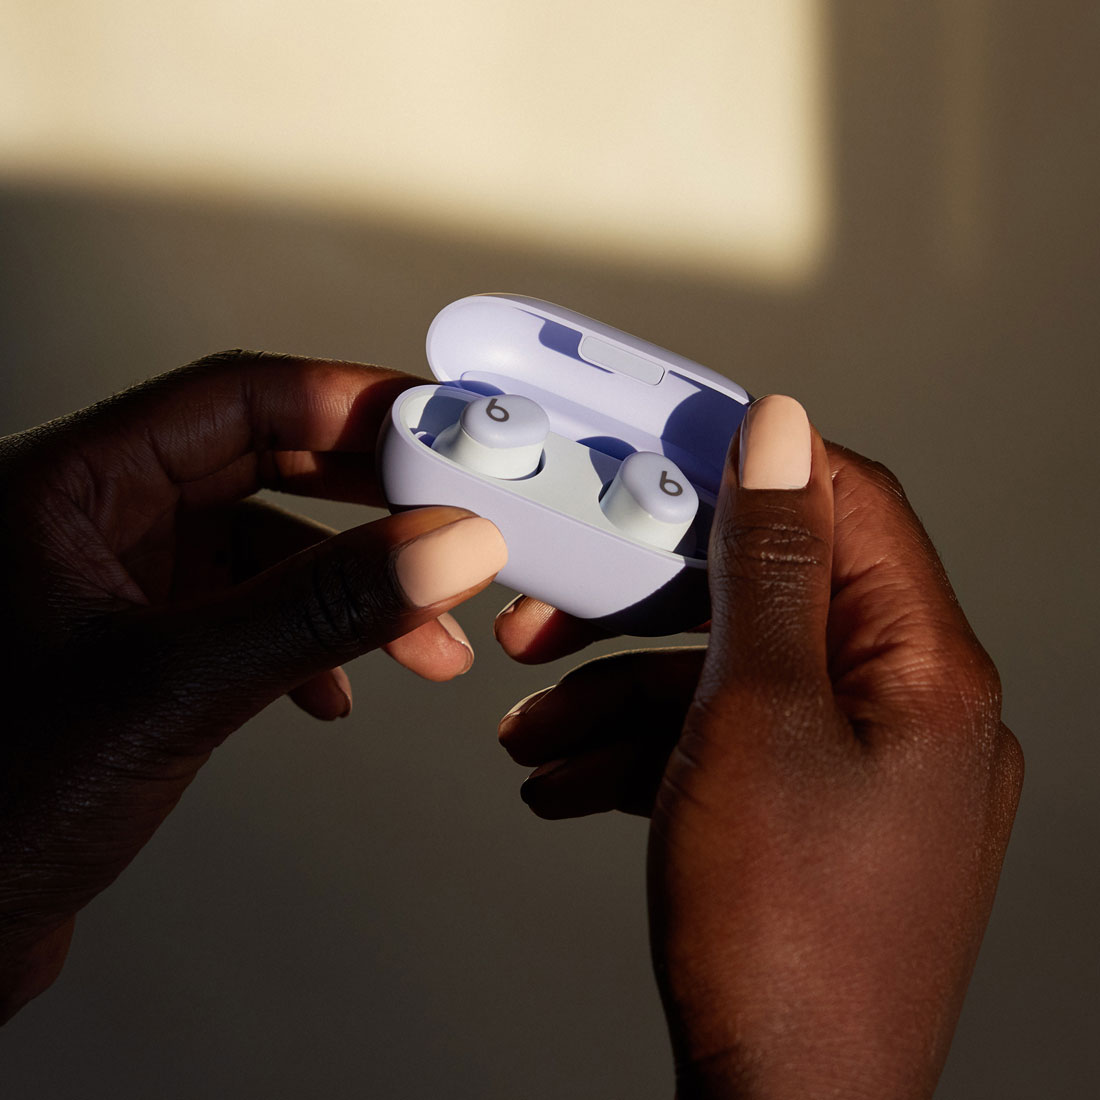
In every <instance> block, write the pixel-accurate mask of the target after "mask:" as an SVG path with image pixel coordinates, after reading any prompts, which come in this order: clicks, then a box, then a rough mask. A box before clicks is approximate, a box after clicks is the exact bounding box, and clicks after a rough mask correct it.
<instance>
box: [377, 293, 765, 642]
mask: <svg viewBox="0 0 1100 1100" xmlns="http://www.w3.org/2000/svg"><path fill="white" fill-rule="evenodd" d="M427 353H428V362H429V364H430V366H431V369H432V373H433V374H434V375H435V376H436V377H437V378H439V379H440V380H441V381H442V382H443V385H440V386H421V387H417V388H415V389H412V390H408V391H406V392H405V393H404V394H402V396H401V397H400V398H398V400H397V402H396V403H395V404H394V407H393V409H392V410H391V414H390V418H389V421H388V424H387V429H386V431H385V434H384V437H383V440H382V444H381V465H382V482H383V488H384V491H385V494H386V499H387V500H388V501H389V503H390V506H391V508H393V509H394V510H397V509H402V508H409V507H418V506H423V505H429V504H451V505H458V506H461V507H464V508H468V509H470V510H471V511H473V512H476V513H477V514H478V515H482V516H485V517H487V518H488V519H491V520H492V521H493V522H494V523H495V524H496V525H497V526H498V527H499V528H500V530H501V533H502V534H503V536H504V539H505V542H506V543H507V545H508V564H507V565H506V566H505V568H504V569H503V570H502V571H501V573H500V574H499V576H498V578H497V579H498V580H499V581H500V582H501V583H503V584H505V585H508V586H509V587H511V588H514V589H516V590H517V591H521V592H525V593H526V594H527V595H530V596H534V597H536V598H538V599H540V600H544V601H545V602H547V603H550V604H553V605H554V606H555V607H559V608H561V609H562V610H563V611H567V612H569V613H571V614H573V615H577V616H579V617H581V618H585V619H596V620H599V621H600V623H601V625H604V626H606V627H607V628H608V629H612V630H618V631H621V632H625V633H633V634H665V633H672V632H674V631H677V630H682V629H687V628H689V627H691V626H694V625H696V624H697V623H699V622H701V621H703V620H704V619H706V618H707V615H708V614H709V608H708V601H707V593H706V569H705V557H704V555H705V547H706V535H707V530H708V528H709V516H710V514H711V508H710V505H712V504H713V500H714V494H715V492H716V491H717V489H718V485H719V482H720V479H721V471H722V465H723V462H724V459H725V454H726V451H727V449H728V446H729V441H730V439H731V438H732V436H733V433H734V432H735V431H736V429H737V426H738V424H740V422H741V419H742V417H743V416H744V412H745V407H746V406H747V404H748V402H749V400H750V398H749V395H748V394H747V393H746V392H745V390H744V389H742V388H741V387H740V386H738V385H737V384H736V383H734V382H731V381H729V379H727V378H724V377H722V376H721V375H720V374H717V373H715V372H714V371H711V370H708V369H707V368H706V367H703V366H701V365H700V364H698V363H695V362H692V360H690V359H685V358H684V357H683V356H680V355H676V354H675V353H673V352H670V351H665V350H664V349H662V348H659V347H657V346H656V345H654V344H650V343H647V342H646V341H644V340H639V339H638V338H637V337H634V336H630V335H628V334H627V333H625V332H620V331H618V330H617V329H613V328H611V327H610V326H608V325H604V324H602V323H601V322H599V321H594V320H592V319H591V318H588V317H584V316H582V315H581V314H579V313H574V312H573V311H571V310H567V309H563V308H562V307H561V306H556V305H551V304H550V303H548V302H541V301H538V300H537V299H534V298H524V297H520V296H517V295H510V294H484V295H474V296H472V297H469V298H462V299H460V300H459V301H457V302H453V303H452V304H451V305H449V306H447V307H446V308H445V309H443V310H442V311H441V312H440V313H439V314H438V316H437V317H436V318H435V320H434V321H433V322H432V324H431V327H430V328H429V330H428V338H427ZM494 393H512V394H520V395H521V396H524V397H528V398H530V399H531V400H533V401H536V402H537V403H538V404H539V405H541V406H542V408H543V409H545V411H546V413H547V416H548V417H549V420H550V431H551V433H553V434H554V435H557V436H562V437H564V438H565V440H571V441H576V442H577V443H580V444H583V445H584V447H585V448H588V450H578V449H577V448H572V449H571V450H570V452H569V453H568V454H566V455H565V458H564V459H563V461H562V462H561V463H558V462H557V460H556V459H554V458H553V454H554V452H552V451H551V450H550V449H549V448H548V450H547V452H546V454H547V460H546V462H545V463H544V468H540V471H539V472H538V473H537V474H535V475H533V476H532V477H531V478H529V479H522V480H520V481H516V482H509V481H501V480H497V479H495V478H490V477H485V476H483V475H480V474H477V473H474V472H472V471H470V470H468V469H465V468H464V467H461V466H459V465H458V464H457V463H455V462H452V461H450V460H449V459H448V458H446V457H444V456H443V455H441V454H438V453H437V452H435V451H432V450H431V449H430V444H431V441H432V439H433V438H434V436H435V435H436V434H437V433H438V432H439V431H441V430H442V429H443V428H444V427H446V426H447V425H449V424H451V423H453V422H454V421H455V420H456V419H457V418H458V416H459V415H460V413H461V411H462V408H463V406H464V405H465V403H466V402H468V401H471V400H475V399H476V398H478V397H480V396H485V395H488V394H494ZM634 451H655V452H657V453H660V454H664V455H666V456H667V457H668V458H670V459H671V460H672V461H673V462H675V463H676V465H677V466H679V467H680V469H681V470H682V471H683V472H684V474H685V475H687V477H688V478H689V479H690V480H691V482H692V483H693V485H694V486H695V488H696V490H697V492H698V493H699V496H700V500H701V505H700V516H699V518H698V519H697V521H696V524H695V526H694V529H693V532H691V533H690V534H689V536H688V538H687V539H685V542H684V543H682V544H681V546H680V547H679V548H678V549H679V551H680V552H670V551H665V550H660V549H657V548H655V547H652V546H648V545H646V544H644V543H640V542H636V541H634V540H632V539H630V538H628V537H626V536H624V535H622V534H621V533H619V532H617V531H616V530H615V529H613V528H612V527H611V526H610V524H609V523H607V522H606V521H605V520H604V519H602V516H601V513H600V511H599V508H598V506H596V507H595V509H594V511H593V508H592V507H591V505H595V504H596V501H595V499H593V500H591V501H590V500H589V499H588V497H589V496H592V497H594V498H598V495H599V491H600V486H601V485H602V486H606V485H607V484H609V483H610V481H611V479H612V478H613V477H614V474H615V470H616V469H617V468H618V465H619V463H620V462H621V460H622V459H623V458H624V457H625V456H626V455H628V454H630V453H632V452H634ZM574 452H575V453H574ZM577 454H582V455H586V456H587V462H586V463H584V464H583V465H582V466H577V462H578V459H577ZM571 463H572V465H570V464H571ZM563 470H571V471H572V474H570V475H569V476H568V478H566V479H565V480H566V483H564V484H563V483H562V480H563V475H562V474H561V471H563ZM581 486H583V489H582V488H580V487H581ZM581 496H584V499H583V500H582V499H580V497H581Z"/></svg>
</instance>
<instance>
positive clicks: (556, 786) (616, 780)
mask: <svg viewBox="0 0 1100 1100" xmlns="http://www.w3.org/2000/svg"><path fill="white" fill-rule="evenodd" d="M670 750H671V745H667V746H664V747H663V748H661V747H660V746H658V745H654V744H650V743H642V742H635V741H618V742H615V743H614V744H610V745H601V746H600V747H598V748H595V749H592V750H591V751H590V752H586V753H583V754H581V755H579V756H573V757H570V758H569V759H566V760H555V761H551V762H550V763H548V764H545V765H543V766H542V767H539V768H536V769H535V771H533V772H532V773H531V775H530V776H528V778H527V779H526V780H525V781H524V783H523V785H522V786H521V787H520V789H519V791H520V797H521V798H522V799H523V801H524V802H526V803H527V805H528V806H530V807H531V809H532V811H533V812H534V813H536V814H537V815H538V816H539V817H543V818H547V819H548V820H560V819H562V818H567V817H585V816H587V815H589V814H599V813H607V812H608V811H610V810H621V811H622V812H623V813H628V814H637V815H639V816H642V817H647V816H649V814H650V813H652V811H653V802H654V799H655V797H656V794H657V788H658V787H659V786H660V783H661V777H662V776H663V775H664V770H665V764H666V763H667V761H668V754H669V751H670Z"/></svg>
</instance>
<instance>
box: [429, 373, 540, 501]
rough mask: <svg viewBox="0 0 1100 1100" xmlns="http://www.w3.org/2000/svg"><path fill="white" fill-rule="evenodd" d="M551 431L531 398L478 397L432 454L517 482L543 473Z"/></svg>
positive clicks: (442, 434) (442, 435) (440, 437)
mask: <svg viewBox="0 0 1100 1100" xmlns="http://www.w3.org/2000/svg"><path fill="white" fill-rule="evenodd" d="M549 431H550V420H549V418H548V417H547V415H546V413H545V412H544V411H543V408H542V406H541V405H538V404H536V403H535V402H534V401H532V400H530V399H529V398H527V397H520V396H518V395H517V394H498V395H497V396H494V397H479V398H478V399H477V400H476V401H471V402H469V404H467V405H466V407H465V408H464V409H463V410H462V415H461V416H460V417H459V418H458V421H457V422H456V423H454V424H452V425H451V426H450V427H449V428H444V429H443V431H441V432H440V433H439V435H437V436H436V438H435V442H434V443H433V444H432V450H433V451H438V452H439V453H440V454H443V455H446V456H447V457H448V458H450V459H452V460H453V461H455V462H457V463H458V464H459V465H460V466H466V467H468V468H469V469H471V470H474V471H476V472H477V473H479V474H487V475H488V476H489V477H497V478H501V479H503V480H507V481H515V480H516V479H518V478H521V477H528V476H529V475H531V474H533V473H534V472H535V471H536V470H537V469H538V468H539V463H540V462H541V461H542V449H543V444H544V443H545V441H546V436H547V433H548V432H549Z"/></svg>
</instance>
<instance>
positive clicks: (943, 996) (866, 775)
mask: <svg viewBox="0 0 1100 1100" xmlns="http://www.w3.org/2000/svg"><path fill="white" fill-rule="evenodd" d="M731 456H732V457H731V461H730V462H729V463H728V468H727V470H726V474H725V480H724V483H723V486H722V490H721V493H720V498H719V502H718V509H717V515H716V519H715V525H714V530H713V534H712V538H711V546H710V563H709V573H710V584H711V595H712V602H713V622H712V625H711V634H710V642H709V645H708V646H707V648H706V650H705V651H701V650H683V651H679V652H671V653H668V652H659V651H649V652H642V653H634V654H620V655H615V656H613V657H607V658H602V659H600V660H597V661H593V662H590V663H589V664H587V665H582V666H581V667H580V668H579V669H577V670H575V671H574V672H572V673H570V674H569V675H567V676H566V677H565V678H564V679H563V680H562V682H561V683H560V684H559V685H557V686H556V687H554V688H552V689H549V690H548V691H546V692H544V693H541V694H539V695H536V696H534V697H532V698H531V699H529V700H526V701H525V703H526V706H525V707H524V706H523V704H521V709H520V710H519V711H518V712H513V713H512V714H511V715H509V716H507V717H506V718H505V719H504V721H503V722H502V725H501V738H502V740H503V742H504V745H505V747H506V748H507V749H508V751H509V752H510V753H512V755H513V756H514V757H516V759H517V760H519V761H520V762H521V763H524V764H527V765H532V764H540V765H542V767H541V768H540V769H538V770H536V772H535V773H534V774H533V776H532V777H531V778H529V779H528V781H527V783H526V784H525V786H524V798H525V799H526V800H527V801H528V802H529V803H530V805H531V806H532V808H533V809H534V810H535V811H536V812H537V813H540V814H542V815H544V816H549V817H554V816H570V815H574V814H578V813H588V812H592V811H595V810H601V809H609V808H612V807H618V808H621V809H626V810H633V811H636V812H643V813H644V812H651V813H652V824H651V827H650V840H649V895H650V898H649V904H650V918H651V941H652V949H653V958H654V964H655V967H656V971H657V978H658V984H659V986H660V990H661V994H662V998H663V1001H664V1005H665V1010H666V1016H667V1019H668V1024H669V1030H670V1034H671V1038H672V1044H673V1050H674V1053H675V1057H676V1063H677V1079H678V1083H679V1088H680V1091H679V1096H680V1097H681V1100H686V1098H687V1097H733V1096H736V1097H773V1096H775V1097H790V1096H834V1095H835V1096H846V1097H885V1096H889V1097H891V1098H897V1097H927V1096H930V1095H931V1093H932V1091H933V1089H934V1087H935V1082H936V1079H937V1077H938V1075H939V1072H940V1069H941V1067H942V1064H943V1061H944V1059H945V1057H946V1054H947V1049H948V1045H949V1042H950V1038H951V1034H952V1032H953V1030H954V1025H955V1021H956V1019H957V1016H958V1013H959V1010H960V1008H961V1004H962V1000H963V995H964V992H965V989H966V985H967V982H968V979H969V975H970V972H971V969H972V967H973V964H974V961H975V958H976V956H977V952H978V947H979V944H980V941H981V937H982V933H983V931H984V928H985V924H986V922H987V919H988V915H989V911H990V907H991V905H992V901H993V895H994V891H995V888H996V883H997V878H998V875H999V871H1000V866H1001V861H1002V858H1003V854H1004V850H1005V846H1006V844H1007V842H1008V836H1009V831H1010V829H1011V823H1012V819H1013V815H1014V813H1015V807H1016V802H1017V799H1018V796H1019V791H1020V785H1021V781H1022V757H1021V754H1020V750H1019V746H1018V745H1017V743H1016V740H1015V738H1014V737H1013V736H1012V734H1011V733H1010V732H1009V731H1008V730H1007V729H1006V728H1005V726H1004V725H1003V724H1002V723H1001V721H1000V697H999V683H998V678H997V675H996V671H995V669H994V668H993V666H992V664H991V663H990V660H989V658H988V656H987V655H986V654H985V652H984V651H983V650H982V648H981V646H980V645H979V644H978V642H977V640H976V639H975V638H974V635H973V633H972V632H971V630H970V628H969V626H968V624H967V622H966V620H965V618H964V617H963V614H962V612H961V610H960V609H959V606H958V604H957V603H956V601H955V597H954V595H953V593H952V591H951V589H950V586H949V585H948V582H947V579H946V577H945V575H944V571H943V568H942V566H941V564H940V562H939V559H938V558H937V556H936V553H935V551H934V550H933V548H932V546H931V544H930V542H929V540H928V537H927V535H926V534H925V532H924V530H923V529H922V527H921V525H920V523H919V521H918V520H917V518H916V516H915V515H914V514H913V512H912V510H911V509H910V507H909V505H908V503H907V502H906V500H905V497H904V495H903V493H902V491H901V488H900V486H899V485H898V483H897V482H896V480H895V479H894V478H893V477H892V476H891V475H890V474H889V473H888V472H886V471H885V470H884V469H883V468H882V467H881V466H877V465H875V464H873V463H870V462H868V461H866V460H865V459H862V458H860V457H858V456H856V455H854V454H852V453H850V452H848V451H845V450H843V449H841V448H837V447H829V448H828V449H827V448H826V446H825V445H824V444H823V443H822V441H821V439H820V437H819V436H818V435H817V433H816V432H814V431H813V430H812V429H811V428H810V427H809V425H808V423H807V421H806V420H805V415H804V414H803V413H802V412H801V409H800V407H799V406H798V405H797V404H796V403H794V402H792V401H790V399H788V398H769V399H765V401H763V402H758V403H757V404H756V405H755V406H754V407H753V408H752V410H751V411H750V413H749V415H748V418H747V419H746V422H745V425H744V426H743V428H742V430H741V433H740V437H739V439H738V440H735V442H734V446H733V448H732V450H731ZM738 460H739V461H738ZM790 486H794V488H791V487H790ZM798 486H803V487H801V488H800V487H798ZM498 634H499V635H500V636H501V637H502V639H503V640H504V641H505V644H506V647H507V648H510V649H511V650H512V651H514V652H516V653H519V654H521V655H524V656H526V657H527V658H528V659H531V658H532V657H533V656H534V657H537V656H549V655H555V654H556V653H557V652H558V651H562V650H566V649H568V648H572V647H575V646H577V645H579V644H580V643H581V642H582V641H583V640H584V630H583V627H582V626H581V625H580V624H577V623H576V622H569V621H566V620H564V619H563V618H562V617H561V616H559V615H558V614H557V613H556V612H552V611H551V610H550V609H546V608H542V607H539V606H538V605H534V604H530V605H528V604H523V603H521V604H520V605H518V606H517V607H516V608H515V609H514V610H513V611H512V612H511V614H510V615H509V616H508V617H506V619H504V620H502V622H501V624H500V625H499V627H498Z"/></svg>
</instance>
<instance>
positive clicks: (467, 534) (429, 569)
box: [394, 516, 508, 652]
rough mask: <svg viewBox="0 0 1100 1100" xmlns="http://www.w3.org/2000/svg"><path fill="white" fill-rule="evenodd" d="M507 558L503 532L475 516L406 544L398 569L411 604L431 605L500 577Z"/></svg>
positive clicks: (397, 562)
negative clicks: (497, 576)
mask: <svg viewBox="0 0 1100 1100" xmlns="http://www.w3.org/2000/svg"><path fill="white" fill-rule="evenodd" d="M507 560H508V548H507V547H506V546H505V545H504V539H503V538H502V537H501V534H500V532H499V531H498V530H497V529H496V527H495V526H494V525H493V524H492V523H490V522H489V521H488V520H487V519H482V518H481V517H480V516H473V517H471V518H470V519H460V520H458V521H457V522H456V523H448V524H447V525H446V526H445V527H437V528H436V529H435V530H434V531H428V532H427V533H426V534H423V535H421V536H420V537H419V538H417V539H414V540H413V541H412V542H410V543H409V544H408V545H406V546H403V547H402V548H401V549H400V550H399V551H398V553H397V561H396V563H395V565H394V569H395V571H396V573H397V583H398V584H400V585H401V590H402V591H403V592H404V593H405V597H406V598H407V599H408V601H409V603H410V604H412V606H413V607H430V606H431V605H432V604H433V603H439V601H440V600H449V599H452V598H453V597H455V596H457V595H458V594H459V593H460V592H465V591H466V589H467V588H472V587H473V586H474V585H476V584H480V583H481V582H482V581H485V580H488V579H490V578H491V577H494V576H496V574H497V573H499V572H500V571H501V569H503V568H504V564H505V562H507ZM471 652H472V651H471Z"/></svg>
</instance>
